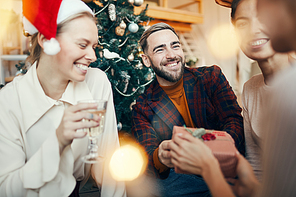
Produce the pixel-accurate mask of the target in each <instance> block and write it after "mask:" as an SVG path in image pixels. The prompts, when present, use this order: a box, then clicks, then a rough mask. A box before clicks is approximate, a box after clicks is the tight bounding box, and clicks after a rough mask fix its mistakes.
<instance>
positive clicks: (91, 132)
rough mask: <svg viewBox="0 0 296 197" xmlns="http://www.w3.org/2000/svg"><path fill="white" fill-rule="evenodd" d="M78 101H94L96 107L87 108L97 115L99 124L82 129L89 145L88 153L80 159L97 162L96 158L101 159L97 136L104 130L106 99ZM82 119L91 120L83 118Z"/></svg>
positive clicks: (86, 161) (83, 101)
mask: <svg viewBox="0 0 296 197" xmlns="http://www.w3.org/2000/svg"><path fill="white" fill-rule="evenodd" d="M78 103H96V104H97V108H96V109H89V110H87V112H89V113H91V114H93V115H95V114H96V115H98V116H99V117H100V122H99V123H100V125H99V126H97V127H91V128H84V129H83V130H84V131H86V132H87V136H88V138H89V143H90V144H89V146H88V148H89V149H90V150H89V153H88V154H87V155H85V156H83V157H82V160H83V161H84V162H85V163H97V160H98V159H103V158H102V157H99V156H98V145H97V143H98V137H99V136H100V135H101V134H102V133H103V131H104V124H105V114H106V108H107V101H106V100H82V101H78ZM83 121H91V120H86V119H83Z"/></svg>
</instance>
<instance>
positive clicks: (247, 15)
mask: <svg viewBox="0 0 296 197" xmlns="http://www.w3.org/2000/svg"><path fill="white" fill-rule="evenodd" d="M256 4H257V0H233V2H232V4H231V21H232V24H233V26H234V28H235V32H236V36H237V39H238V43H239V46H240V48H241V50H242V51H243V53H244V54H245V55H246V56H247V57H248V58H250V59H253V60H255V61H257V63H258V66H259V68H260V70H261V73H260V74H257V75H255V76H253V77H252V78H251V79H249V80H248V81H247V82H246V83H245V84H244V88H243V93H242V108H243V118H244V132H245V140H246V158H247V160H248V161H249V162H250V164H251V166H252V168H253V170H254V173H255V175H256V177H257V178H258V179H259V180H260V181H261V180H262V164H261V153H262V140H264V139H263V138H262V136H263V130H264V127H265V124H264V122H263V120H262V117H263V114H262V113H263V112H264V109H263V107H264V104H265V103H266V99H265V98H264V95H265V94H267V93H268V92H270V90H271V89H272V88H271V81H272V79H273V78H274V77H275V76H276V75H277V74H278V73H280V72H281V71H282V70H283V69H285V68H287V67H289V66H290V61H289V59H290V56H289V54H288V53H277V52H275V51H274V50H273V49H272V47H271V41H270V39H269V37H268V35H267V34H266V33H265V29H266V27H265V26H264V25H263V24H262V23H261V22H260V21H259V20H258V15H257V10H256Z"/></svg>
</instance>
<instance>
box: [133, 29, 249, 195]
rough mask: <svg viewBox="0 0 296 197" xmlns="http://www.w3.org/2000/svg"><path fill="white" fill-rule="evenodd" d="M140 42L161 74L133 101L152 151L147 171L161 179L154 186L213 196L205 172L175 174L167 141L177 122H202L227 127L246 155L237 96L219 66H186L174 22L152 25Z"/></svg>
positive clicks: (138, 132)
mask: <svg viewBox="0 0 296 197" xmlns="http://www.w3.org/2000/svg"><path fill="white" fill-rule="evenodd" d="M140 44H141V47H142V49H143V51H144V55H143V56H142V59H143V62H144V64H145V65H146V66H147V67H150V66H151V67H152V69H153V70H154V72H155V74H156V79H155V80H154V82H152V84H151V85H150V86H149V87H148V88H147V89H146V91H145V93H144V94H142V95H140V96H139V98H138V99H137V102H136V104H135V105H134V106H133V112H132V134H133V135H134V136H135V138H136V139H137V141H138V142H140V144H141V145H142V146H143V147H144V148H145V150H146V152H147V154H148V157H149V162H148V170H147V172H148V174H150V175H153V176H154V177H158V178H160V179H157V180H158V185H159V188H154V189H156V190H158V189H159V190H160V195H162V196H182V195H183V196H197V195H198V196H208V195H209V191H208V188H207V186H206V184H205V182H204V180H203V179H202V178H201V177H200V176H196V175H185V174H177V173H175V171H174V169H173V167H174V166H173V164H172V163H171V157H170V149H169V147H168V144H169V142H170V141H171V138H172V130H173V127H174V126H183V125H186V126H187V127H193V128H194V127H197V128H200V127H202V128H206V129H216V130H223V131H226V132H228V133H229V134H230V135H231V136H232V137H233V139H234V141H235V144H236V147H237V149H238V150H239V151H240V152H241V153H242V154H243V153H244V134H243V122H242V116H241V108H240V107H239V106H238V103H237V101H236V96H235V94H234V92H233V91H232V88H231V87H230V85H229V83H228V81H227V80H226V78H225V76H224V75H223V74H222V71H221V69H220V68H219V67H218V66H210V67H200V68H187V67H185V59H184V54H183V50H182V46H181V43H180V41H179V38H178V35H177V33H176V32H175V30H174V29H173V28H172V27H171V26H169V25H167V24H165V23H158V24H154V25H152V26H151V27H150V28H149V29H147V30H146V31H145V32H144V33H143V35H142V37H141V39H140ZM156 185H157V184H156ZM152 189H153V188H152Z"/></svg>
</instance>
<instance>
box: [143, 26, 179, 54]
mask: <svg viewBox="0 0 296 197" xmlns="http://www.w3.org/2000/svg"><path fill="white" fill-rule="evenodd" d="M165 29H168V30H171V31H172V32H173V33H174V34H176V36H177V37H178V38H179V36H178V34H177V33H176V31H175V29H174V28H173V27H171V26H170V25H168V24H166V23H156V24H154V25H152V26H151V27H149V28H148V29H147V30H146V31H145V32H144V33H143V34H142V36H141V38H140V45H141V47H142V50H143V52H144V53H145V52H146V51H147V49H148V43H147V39H148V37H149V36H150V35H151V34H153V33H154V32H157V31H161V30H165Z"/></svg>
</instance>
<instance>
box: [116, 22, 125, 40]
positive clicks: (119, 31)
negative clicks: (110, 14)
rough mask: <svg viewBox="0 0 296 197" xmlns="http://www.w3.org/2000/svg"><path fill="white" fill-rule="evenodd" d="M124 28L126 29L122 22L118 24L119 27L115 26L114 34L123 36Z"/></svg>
mask: <svg viewBox="0 0 296 197" xmlns="http://www.w3.org/2000/svg"><path fill="white" fill-rule="evenodd" d="M125 28H126V24H125V22H124V21H123V20H122V21H121V22H120V24H119V26H117V27H116V28H115V33H116V35H118V36H123V35H124V32H125Z"/></svg>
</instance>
